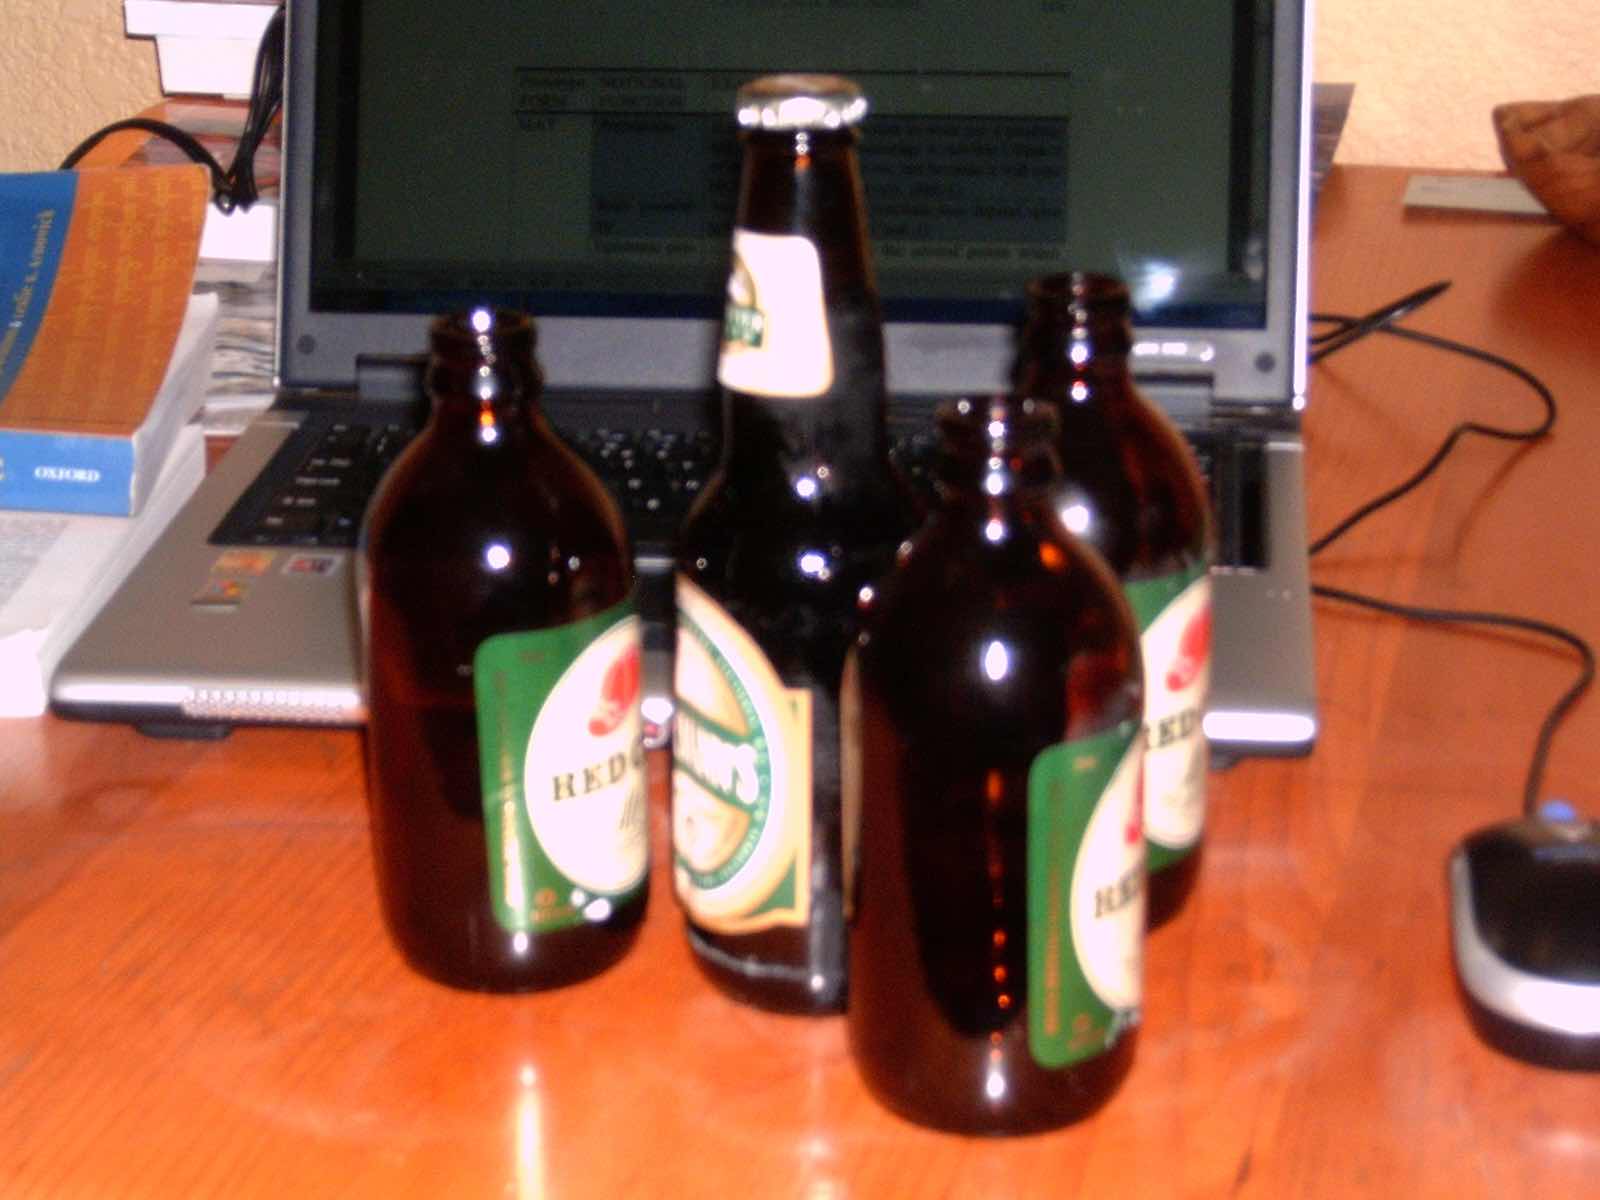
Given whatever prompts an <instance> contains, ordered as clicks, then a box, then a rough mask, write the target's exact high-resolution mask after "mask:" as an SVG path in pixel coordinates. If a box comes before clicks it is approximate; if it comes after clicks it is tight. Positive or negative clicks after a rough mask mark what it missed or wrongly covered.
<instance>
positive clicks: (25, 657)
mask: <svg viewBox="0 0 1600 1200" xmlns="http://www.w3.org/2000/svg"><path fill="white" fill-rule="evenodd" d="M205 469H206V457H205V436H204V434H203V433H202V432H201V430H200V427H199V426H198V425H186V426H184V427H183V429H182V430H180V431H179V433H178V437H177V440H176V442H175V443H174V445H173V448H172V452H171V453H170V454H169V455H168V457H167V462H166V464H165V466H164V468H163V470H162V472H161V475H160V478H159V479H158V480H157V482H156V486H155V488H154V490H153V491H152V492H151V494H150V497H149V499H148V500H147V501H146V503H145V505H144V507H143V509H141V510H140V513H139V515H138V516H137V517H85V516H72V515H69V514H65V513H27V512H3V511H0V717H34V716H38V715H39V714H41V713H43V712H44V710H45V702H46V696H47V693H48V688H49V683H50V677H51V675H52V674H53V673H54V672H55V669H56V664H57V663H59V662H60V661H61V656H62V655H63V654H64V653H66V650H67V647H68V646H70V645H71V644H72V643H73V641H74V640H75V639H76V638H77V636H78V635H79V634H80V633H82V632H83V630H84V628H85V627H86V626H87V625H88V624H89V621H90V619H91V618H92V617H93V616H94V615H95V614H96V613H98V612H99V611H100V609H101V608H102V607H103V606H104V605H105V602H106V601H107V600H108V599H109V598H110V597H111V593H112V592H114V591H116V589H117V586H118V585H119V584H120V583H121V582H122V581H123V579H125V578H126V577H127V575H128V572H130V571H131V570H133V567H134V564H136V563H137V562H138V561H139V559H140V558H141V557H143V555H144V553H145V551H146V550H148V549H149V548H150V546H151V544H152V543H153V542H154V541H155V539H156V535H157V534H159V533H160V532H161V531H162V530H163V529H165V528H166V527H167V525H168V523H169V522H171V520H172V518H173V517H174V516H175V515H176V514H177V512H178V509H180V508H181V507H183V503H184V501H185V500H187V499H188V498H189V496H190V494H191V493H193V491H194V490H195V488H197V487H198V486H199V485H200V480H201V479H202V478H203V477H204V475H205Z"/></svg>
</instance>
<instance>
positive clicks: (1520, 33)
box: [1311, 0, 1600, 170]
mask: <svg viewBox="0 0 1600 1200" xmlns="http://www.w3.org/2000/svg"><path fill="white" fill-rule="evenodd" d="M1311 3H1312V4H1313V5H1314V7H1315V16H1314V22H1315V23H1314V30H1315V34H1314V45H1313V54H1314V55H1315V60H1316V61H1315V75H1316V78H1317V79H1318V80H1321V81H1324V82H1330V83H1331V82H1342V83H1349V82H1353V83H1355V85H1356V92H1355V100H1354V101H1353V103H1352V104H1351V108H1350V119H1349V122H1348V124H1347V125H1346V126H1345V133H1344V137H1343V139H1342V140H1341V141H1340V144H1339V152H1338V155H1337V158H1336V161H1338V162H1358V163H1389V164H1397V165H1403V166H1423V167H1482V168H1489V169H1496V170H1498V169H1500V167H1501V162H1500V154H1499V151H1498V149H1497V148H1496V146H1495V139H1494V127H1493V125H1492V123H1491V118H1490V112H1491V110H1492V109H1493V108H1494V106H1495V105H1496V104H1499V103H1502V102H1505V101H1511V100H1561V99H1565V98H1567V97H1568V96H1576V95H1582V94H1585V93H1589V92H1600V0H1311Z"/></svg>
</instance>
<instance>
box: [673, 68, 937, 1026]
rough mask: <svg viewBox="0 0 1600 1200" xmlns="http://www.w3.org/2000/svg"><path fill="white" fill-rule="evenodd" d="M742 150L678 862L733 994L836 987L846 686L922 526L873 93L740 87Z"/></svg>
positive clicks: (687, 683)
mask: <svg viewBox="0 0 1600 1200" xmlns="http://www.w3.org/2000/svg"><path fill="white" fill-rule="evenodd" d="M738 103H739V121H740V125H741V127H742V134H741V137H742V140H743V143H744V165H743V170H742V175H741V180H740V190H739V200H738V208H737V216H736V220H735V228H734V233H733V262H732V270H731V274H730V277H729V280H728V295H727V308H726V315H725V327H724V332H723V343H722V351H721V357H720V361H719V367H718V378H719V381H720V382H721V384H722V388H723V450H722V459H721V461H720V463H719V464H718V467H717V470H716V472H715V473H714V474H713V476H712V478H711V479H710V480H708V482H707V485H706V488H705V489H704V491H703V493H702V495H701V496H700V498H699V499H698V500H697V501H696V504H695V506H694V507H693V509H692V510H691V511H690V513H689V515H688V518H687V519H686V521H685V524H684V527H683V529H682V530H681V532H680V537H679V543H678V549H677V567H678V579H677V601H678V602H677V611H678V642H677V656H676V662H675V691H676V699H677V710H676V714H675V717H674V728H673V771H672V840H673V853H674V880H675V886H676V891H677V894H678V897H679V899H680V901H681V903H682V905H683V908H684V911H685V914H686V917H687V922H688V931H689V939H690V943H691V945H692V947H693V949H694V952H695V955H696V957H697V959H698V961H699V962H700V964H701V966H702V967H703V969H704V970H705V972H706V973H707V974H708V975H709V976H710V978H711V979H712V980H713V981H714V982H715V983H717V984H718V985H719V986H720V987H721V988H723V989H724V990H725V991H727V992H728V993H729V994H731V995H734V996H736V997H738V998H740V999H743V1000H746V1001H749V1002H751V1003H754V1004H757V1005H760V1006H763V1007H767V1008H772V1009H778V1010H785V1011H797V1012H828V1011H836V1010H837V1009H838V1008H840V1007H841V1006H842V1004H843V1002H844V996H845V961H844V958H845V951H844V929H843V922H842V920H841V915H840V844H839V840H840V829H839V739H840V727H839V716H838V698H839V682H840V676H841V673H842V671H843V667H844V658H845V652H846V650H847V648H848V646H849V645H850V642H851V640H852V639H853V638H854V637H855V634H856V631H857V601H858V596H859V594H860V592H861V590H862V588H863V587H864V586H866V585H867V584H869V583H870V582H871V581H872V580H874V579H876V578H878V577H879V576H880V575H881V574H883V572H884V571H885V570H887V569H888V566H889V564H890V561H891V559H892V557H893V553H894V550H895V547H896V546H897V545H898V543H899V542H900V541H901V539H902V538H903V537H904V536H905V535H906V533H907V532H908V531H909V528H910V524H911V520H910V512H909V507H908V503H907V500H906V495H907V493H906V492H905V489H904V486H903V484H901V483H900V482H899V479H898V476H897V475H896V474H895V472H894V471H893V469H892V468H891V467H890V465H889V459H888V434H887V431H886V426H885V409H886V398H885V394H884V357H883V335H882V327H881V324H880V318H879V310H878V299H877V291H876V285H875V282H874V278H873V273H872V268H871V262H870V259H869V257H868V250H867V235H866V222H865V214H864V205H863V198H862V188H861V177H860V171H859V166H858V163H857V155H856V136H857V135H856V131H855V128H854V126H855V124H856V122H857V121H858V120H859V119H860V117H861V116H862V114H863V113H864V111H865V103H864V101H863V99H862V96H861V93H860V91H859V89H858V88H857V87H856V86H855V85H854V84H853V83H851V82H850V81H848V80H844V79H840V78H837V77H833V76H810V75H806V76H772V77H767V78H763V79H760V80H756V81H754V82H751V83H749V84H747V85H745V86H744V87H743V88H741V89H740V92H739V99H738Z"/></svg>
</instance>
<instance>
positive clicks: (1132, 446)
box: [1015, 272, 1214, 924]
mask: <svg viewBox="0 0 1600 1200" xmlns="http://www.w3.org/2000/svg"><path fill="white" fill-rule="evenodd" d="M1132 347H1133V334H1132V329H1131V326H1130V319H1129V301H1128V290H1127V288H1126V287H1125V286H1124V285H1123V284H1122V283H1121V282H1120V281H1118V280H1116V279H1114V278H1111V277H1109V276H1105V275H1095V274H1090V273H1083V272H1072V273H1063V274H1058V275H1050V276H1045V277H1043V278H1040V279H1036V280H1034V281H1032V283H1031V284H1030V285H1029V288H1028V315H1027V319H1026V321H1025V322H1024V326H1023V330H1022V334H1021V337H1020V352H1019V355H1018V359H1017V368H1016V378H1015V384H1016V389H1017V391H1018V392H1020V393H1022V394H1025V395H1031V396H1037V397H1041V398H1044V399H1048V400H1050V401H1052V402H1053V403H1054V404H1056V406H1057V407H1058V408H1059V410H1060V413H1061V433H1060V437H1059V439H1058V442H1057V448H1058V450H1059V452H1060V455H1061V465H1062V476H1063V482H1062V484H1061V487H1060V490H1059V492H1058V501H1057V504H1058V509H1059V511H1060V514H1061V517H1062V520H1063V521H1064V523H1065V524H1066V526H1067V528H1068V529H1070V530H1071V531H1072V532H1074V533H1075V534H1077V535H1078V536H1079V537H1081V538H1083V539H1084V540H1085V541H1087V542H1088V543H1089V544H1090V545H1092V546H1094V548H1095V549H1096V550H1098V551H1100V553H1101V554H1103V555H1104V556H1105V558H1106V560H1107V561H1108V562H1109V563H1110V564H1111V568H1112V570H1113V571H1115V572H1116V573H1117V576H1118V577H1119V578H1120V579H1121V580H1122V585H1123V589H1124V590H1125V592H1126V593H1127V596H1128V600H1129V602H1130V603H1131V604H1132V606H1133V611H1134V615H1135V616H1136V617H1137V618H1138V621H1139V628H1140V631H1141V641H1142V643H1143V652H1144V664H1145V725H1146V731H1147V739H1146V751H1145V767H1144V798H1145V800H1144V822H1145V837H1146V840H1147V842H1148V844H1149V851H1150V921H1151V923H1152V924H1160V923H1161V922H1162V921H1165V920H1166V919H1168V918H1169V917H1170V916H1172V915H1173V914H1174V913H1175V912H1176V911H1177V909H1178V908H1179V907H1180V906H1181V905H1182V903H1183V901H1184V899H1185V897H1187V895H1188V894H1189V892H1190V891H1191V890H1192V888H1193V886H1194V881H1195V877H1196V874H1197V869H1198V867H1199V863H1200V850H1201V840H1202V834H1203V830H1204V823H1205V807H1206V770H1207V747H1206V739H1205V733H1204V730H1203V728H1202V722H1203V719H1204V715H1205V704H1206V697H1207V693H1208V690H1209V687H1210V681H1211V580H1210V576H1209V573H1208V572H1209V568H1210V565H1211V562H1212V559H1213V558H1214V549H1213V540H1212V539H1213V534H1212V521H1211V503H1210V499H1209V497H1208V494H1207V490H1206V485H1205V480H1204V479H1203V477H1202V476H1201V474H1200V471H1199V469H1198V467H1197V466H1196V465H1195V461H1194V455H1193V453H1192V452H1191V451H1190V449H1189V446H1188V444H1187V443H1186V442H1185V441H1184V439H1183V436H1182V434H1180V433H1179V432H1178V430H1177V427H1176V426H1174V425H1173V423H1172V421H1171V420H1170V419H1169V418H1168V417H1167V416H1166V414H1165V413H1163V412H1162V411H1161V410H1160V409H1158V408H1157V407H1156V406H1155V405H1154V404H1152V403H1151V402H1150V401H1149V399H1148V398H1146V397H1145V395H1144V394H1143V393H1142V391H1141V390H1140V388H1139V387H1138V385H1137V384H1136V383H1135V381H1134V379H1133V375H1132V372H1131V371H1130V370H1129V366H1128V359H1129V354H1130V353H1131V351H1132Z"/></svg>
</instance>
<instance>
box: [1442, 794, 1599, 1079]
mask: <svg viewBox="0 0 1600 1200" xmlns="http://www.w3.org/2000/svg"><path fill="white" fill-rule="evenodd" d="M1449 877H1450V924H1451V930H1452V942H1453V944H1454V948H1455V961H1456V973H1457V976H1458V978H1459V979H1460V982H1461V987H1462V991H1463V992H1464V994H1465V995H1466V998H1467V1007H1468V1011H1469V1013H1470V1015H1471V1016H1472V1019H1473V1024H1474V1027H1475V1028H1476V1029H1477V1031H1478V1033H1479V1035H1480V1036H1482V1037H1483V1039H1484V1040H1485V1041H1486V1042H1488V1043H1489V1044H1490V1045H1491V1046H1493V1047H1495V1048H1496V1049H1497V1050H1500V1051H1502V1052H1504V1053H1507V1054H1511V1055H1513V1056H1515V1057H1517V1058H1521V1059H1525V1060H1527V1061H1530V1062H1536V1063H1539V1064H1541V1065H1544V1066H1557V1067H1572V1068H1580V1069H1588V1070H1595V1069H1600V822H1595V821H1589V820H1584V819H1581V818H1579V817H1578V816H1577V815H1576V814H1574V813H1573V812H1572V810H1571V809H1569V808H1567V807H1566V806H1565V805H1550V806H1546V807H1545V808H1544V809H1543V810H1541V812H1540V815H1539V816H1536V817H1527V818H1523V819H1521V820H1515V821H1507V822H1504V823H1503V824H1499V825H1492V826H1489V827H1488V828H1485V829H1480V830H1478V831H1477V832H1475V833H1473V834H1470V835H1469V836H1467V837H1466V838H1464V839H1463V840H1462V841H1461V843H1460V845H1458V846H1457V847H1456V849H1455V851H1454V852H1453V853H1452V854H1451V856H1450V865H1449Z"/></svg>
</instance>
